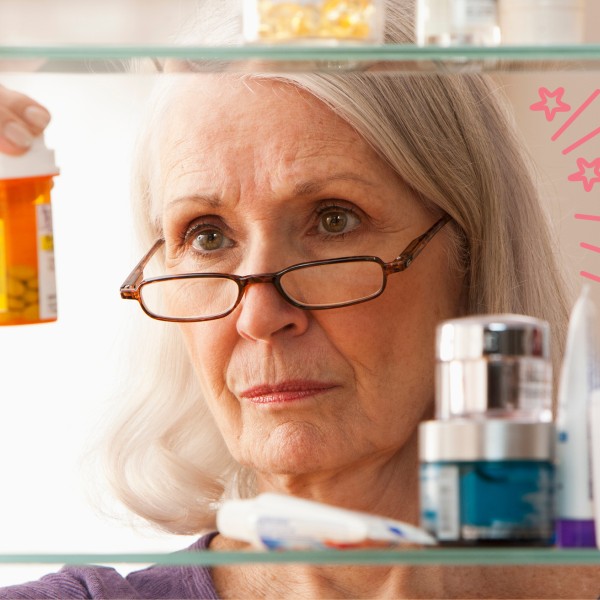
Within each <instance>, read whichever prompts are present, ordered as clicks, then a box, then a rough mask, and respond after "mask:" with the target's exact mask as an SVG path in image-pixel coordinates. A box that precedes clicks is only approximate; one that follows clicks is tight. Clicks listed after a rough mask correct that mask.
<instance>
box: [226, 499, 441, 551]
mask: <svg viewBox="0 0 600 600" xmlns="http://www.w3.org/2000/svg"><path fill="white" fill-rule="evenodd" d="M217 529H218V530H219V532H220V533H221V534H223V535H224V536H226V537H229V538H232V539H236V540H241V541H244V542H248V543H250V544H252V545H253V546H255V547H257V548H261V549H267V550H319V549H328V548H339V549H341V548H359V547H372V546H397V545H402V544H426V545H432V544H435V543H436V541H435V539H434V538H433V537H431V536H430V535H429V534H428V533H426V532H425V531H423V530H422V529H419V528H418V527H415V526H413V525H409V524H408V523H403V522H402V521H394V520H391V519H386V518H384V517H377V516H374V515H370V514H368V513H364V512H358V511H352V510H347V509H343V508H337V507H334V506H329V505H327V504H321V503H319V502H314V501H312V500H304V499H302V498H295V497H292V496H285V495H283V494H273V493H265V494H259V495H258V496H257V497H256V498H252V499H249V500H227V501H225V502H224V503H223V505H222V506H221V508H220V509H219V510H218V512H217Z"/></svg>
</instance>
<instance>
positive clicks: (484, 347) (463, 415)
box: [419, 314, 555, 546]
mask: <svg viewBox="0 0 600 600" xmlns="http://www.w3.org/2000/svg"><path fill="white" fill-rule="evenodd" d="M436 359H437V364H436V419H435V420H432V421H426V422H424V423H421V425H420V427H419V461H420V496H421V526H422V527H423V528H424V529H425V530H426V531H427V532H429V533H430V534H431V535H433V536H435V537H436V538H437V539H438V541H439V542H440V543H446V544H451V545H489V544H498V545H500V544H504V545H521V544H525V545H535V546H539V545H542V546H545V545H549V544H551V543H552V542H553V539H554V518H555V507H554V504H555V503H554V479H555V474H554V471H555V467H554V462H555V461H554V453H555V426H554V423H553V422H552V384H551V375H552V370H551V366H550V349H549V327H548V324H547V323H546V322H545V321H541V320H539V319H534V318H532V317H527V316H523V315H512V314H504V315H478V316H473V317H464V318H460V319H452V320H449V321H444V322H443V323H441V324H440V325H439V326H438V328H437V336H436Z"/></svg>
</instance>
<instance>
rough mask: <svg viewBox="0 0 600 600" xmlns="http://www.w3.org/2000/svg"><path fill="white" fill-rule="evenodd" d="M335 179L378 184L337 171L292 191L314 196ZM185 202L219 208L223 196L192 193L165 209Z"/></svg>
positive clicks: (176, 200)
mask: <svg viewBox="0 0 600 600" xmlns="http://www.w3.org/2000/svg"><path fill="white" fill-rule="evenodd" d="M335 181H351V182H354V183H360V184H362V185H364V186H368V187H374V186H375V185H376V184H375V182H373V181H369V180H367V179H364V178H363V177H360V176H358V175H357V174H356V173H336V174H334V175H328V176H326V177H322V178H319V179H307V180H305V181H301V182H299V183H297V184H295V185H294V189H293V191H292V193H293V195H294V196H312V195H314V194H318V193H319V192H320V191H321V190H323V189H324V188H325V187H327V185H329V184H330V183H332V182H335ZM183 202H193V203H195V204H201V205H202V206H203V207H204V208H210V209H217V208H219V207H221V206H222V205H223V198H221V197H220V196H219V195H217V194H191V195H189V196H180V197H178V198H175V199H173V200H170V201H169V202H167V204H166V205H165V210H168V209H171V208H173V207H174V206H177V205H178V204H182V203H183Z"/></svg>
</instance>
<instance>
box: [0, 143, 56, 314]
mask: <svg viewBox="0 0 600 600" xmlns="http://www.w3.org/2000/svg"><path fill="white" fill-rule="evenodd" d="M58 173H59V170H58V168H57V167H56V163H55V160H54V152H53V151H52V150H49V149H48V148H47V147H46V145H45V143H44V139H43V137H42V136H40V137H38V138H36V139H35V140H34V142H33V144H32V146H31V148H30V149H29V150H28V151H27V152H26V153H25V154H23V155H21V156H8V155H0V325H26V324H32V323H45V322H51V321H56V318H57V302H56V278H55V270H54V234H53V230H52V207H51V196H50V192H51V190H52V186H53V178H54V176H56V175H58Z"/></svg>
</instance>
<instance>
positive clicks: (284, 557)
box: [0, 548, 600, 566]
mask: <svg viewBox="0 0 600 600" xmlns="http://www.w3.org/2000/svg"><path fill="white" fill-rule="evenodd" d="M250 563H273V564H275V563H277V564H281V563H306V564H319V565H324V564H353V565H393V564H397V565H436V564H438V565H439V564H443V565H454V566H457V565H496V566H498V565H540V566H541V565H597V564H600V551H598V550H595V549H576V548H573V549H557V548H537V549H530V548H434V549H427V550H424V549H410V550H408V549H407V550H389V549H386V550H373V549H372V550H342V551H340V550H323V551H289V552H260V551H246V552H219V551H215V552H207V551H201V552H175V553H170V554H148V553H142V554H85V553H83V554H60V553H57V554H0V565H9V564H12V565H16V564H21V565H23V564H28V565H29V564H55V565H89V564H144V565H147V564H160V565H201V566H212V565H231V564H250Z"/></svg>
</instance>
